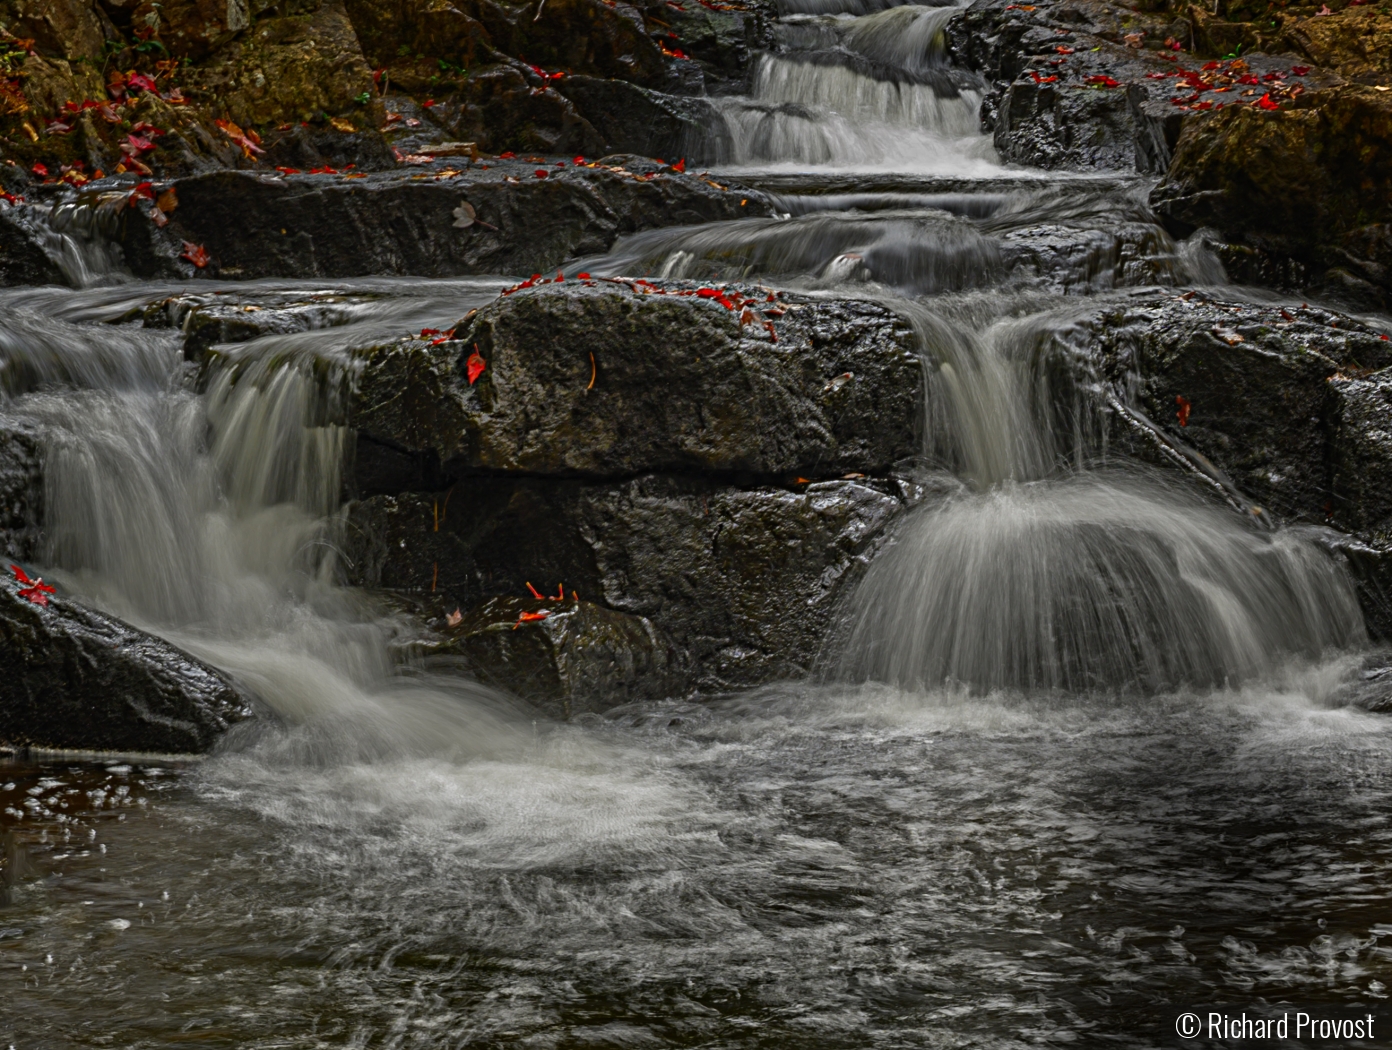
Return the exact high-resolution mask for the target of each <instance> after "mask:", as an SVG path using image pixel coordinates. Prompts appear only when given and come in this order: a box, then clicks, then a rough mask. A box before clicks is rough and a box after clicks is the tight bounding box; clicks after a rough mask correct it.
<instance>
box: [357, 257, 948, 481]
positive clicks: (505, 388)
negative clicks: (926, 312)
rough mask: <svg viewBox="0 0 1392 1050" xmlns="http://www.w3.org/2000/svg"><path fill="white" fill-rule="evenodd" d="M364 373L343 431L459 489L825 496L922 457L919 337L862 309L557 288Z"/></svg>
mask: <svg viewBox="0 0 1392 1050" xmlns="http://www.w3.org/2000/svg"><path fill="white" fill-rule="evenodd" d="M770 300H772V301H770ZM475 353H477V354H478V355H479V358H481V359H482V361H483V362H484V363H485V367H484V368H483V371H482V372H481V373H479V374H478V375H477V376H476V377H475V379H474V381H473V382H472V383H471V382H470V380H469V377H468V376H467V370H468V364H467V361H466V360H465V358H467V357H469V356H471V355H473V354H475ZM359 356H360V359H361V360H362V367H361V372H360V373H359V376H358V379H357V384H356V390H355V392H354V394H353V398H352V401H351V404H350V409H349V423H350V424H351V425H352V426H354V427H355V428H357V430H358V431H359V433H360V434H361V435H363V436H364V437H366V438H368V439H370V440H372V441H376V442H379V443H383V444H387V445H389V446H392V447H396V448H402V449H409V450H412V451H414V452H416V453H428V454H429V455H430V456H431V457H433V458H434V459H435V460H436V461H438V462H439V463H440V464H441V465H442V467H443V469H444V471H445V472H446V473H447V474H449V475H451V476H459V475H461V474H464V473H470V472H477V471H506V472H518V473H529V474H540V475H560V476H567V475H569V476H576V475H579V476H590V477H625V476H632V475H634V474H639V473H645V472H651V471H668V470H689V471H700V472H704V473H715V474H726V475H737V474H744V475H753V476H762V477H768V476H771V475H772V476H782V477H787V478H789V479H791V478H793V477H795V476H798V475H805V476H807V477H811V478H824V477H834V476H837V475H840V474H844V473H847V472H859V473H867V474H870V473H882V472H885V471H887V470H888V469H889V468H890V467H891V466H892V465H894V464H895V463H896V462H899V461H904V460H910V459H912V457H913V456H914V455H915V453H916V450H917V447H918V445H917V440H916V437H915V434H916V422H917V416H918V412H919V401H920V394H921V390H922V382H923V380H922V368H921V364H920V360H919V356H918V352H917V349H916V345H915V341H914V338H913V333H912V329H911V328H910V327H909V326H908V325H907V324H905V323H904V322H902V321H901V320H900V319H899V318H898V317H896V316H895V315H894V314H893V313H891V312H890V311H889V310H887V309H885V308H884V307H882V306H879V305H877V304H874V303H870V302H860V301H855V300H818V299H811V298H805V297H799V296H786V295H785V296H782V297H781V298H775V297H774V295H773V293H770V292H768V291H767V290H766V289H759V288H754V287H750V286H733V285H731V286H721V287H720V288H718V289H717V288H702V287H701V286H699V285H694V284H690V283H683V282H674V283H670V284H663V285H657V284H651V283H648V282H642V283H628V282H623V281H567V282H564V283H557V284H546V285H541V286H538V287H533V288H529V289H522V290H520V291H517V292H515V293H513V294H511V295H507V296H504V297H502V298H500V299H499V300H497V301H495V302H494V303H493V304H491V305H490V306H488V307H486V308H484V309H483V310H480V311H478V312H477V313H476V314H475V315H474V316H473V317H472V318H471V319H470V320H468V321H467V322H466V323H464V324H461V325H460V327H459V328H458V330H457V334H456V341H454V342H452V343H444V344H439V345H433V344H431V343H430V342H428V341H425V340H414V341H413V340H406V341H403V342H399V343H392V344H387V345H386V346H382V347H376V348H373V349H370V350H365V351H361V352H360V354H359Z"/></svg>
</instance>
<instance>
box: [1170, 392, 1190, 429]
mask: <svg viewBox="0 0 1392 1050" xmlns="http://www.w3.org/2000/svg"><path fill="white" fill-rule="evenodd" d="M1174 403H1175V404H1176V405H1178V406H1179V411H1177V412H1176V413H1175V415H1176V416H1177V417H1178V418H1179V425H1180V426H1182V427H1187V426H1188V425H1189V410H1190V409H1191V408H1192V407H1193V406H1192V405H1190V404H1189V399H1188V398H1187V397H1185V396H1184V395H1183V394H1179V395H1176V397H1175V399H1174Z"/></svg>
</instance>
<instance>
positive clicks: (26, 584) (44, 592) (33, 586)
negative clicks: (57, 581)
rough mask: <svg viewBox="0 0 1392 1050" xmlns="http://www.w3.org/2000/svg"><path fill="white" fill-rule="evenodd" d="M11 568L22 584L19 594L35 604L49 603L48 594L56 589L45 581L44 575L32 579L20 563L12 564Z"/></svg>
mask: <svg viewBox="0 0 1392 1050" xmlns="http://www.w3.org/2000/svg"><path fill="white" fill-rule="evenodd" d="M10 569H11V571H12V572H14V574H15V579H16V580H18V581H19V583H20V584H21V587H20V589H19V596H20V597H21V598H24V599H25V600H27V601H31V602H33V603H34V604H35V605H47V604H48V596H49V595H50V594H52V593H53V591H54V589H53V588H52V587H50V586H49V585H48V584H46V583H44V582H43V577H42V576H40V577H39V578H38V579H37V580H31V579H30V578H29V574H28V573H27V572H25V571H24V570H23V569H21V568H20V567H19V566H18V565H11V566H10Z"/></svg>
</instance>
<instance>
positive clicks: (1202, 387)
mask: <svg viewBox="0 0 1392 1050" xmlns="http://www.w3.org/2000/svg"><path fill="white" fill-rule="evenodd" d="M1065 339H1066V340H1067V341H1068V342H1070V343H1071V344H1072V346H1073V348H1074V349H1075V350H1077V349H1079V348H1083V347H1085V348H1086V349H1085V351H1084V356H1085V357H1086V358H1087V359H1089V360H1090V361H1091V362H1092V364H1091V365H1090V366H1089V367H1095V368H1097V369H1098V370H1099V374H1100V377H1101V378H1102V379H1103V380H1104V381H1105V382H1106V383H1108V384H1110V389H1112V390H1113V391H1114V392H1115V397H1116V403H1117V404H1125V405H1127V406H1129V407H1130V408H1131V409H1133V410H1135V411H1136V412H1139V414H1140V416H1139V418H1140V419H1143V420H1144V421H1145V423H1146V424H1147V425H1148V426H1149V427H1151V428H1154V429H1153V430H1149V431H1146V430H1143V431H1131V432H1129V434H1130V436H1128V432H1127V431H1126V430H1125V425H1126V424H1127V423H1128V422H1134V421H1135V420H1134V419H1132V418H1130V417H1121V416H1117V417H1113V424H1114V427H1115V429H1114V435H1113V436H1114V439H1115V440H1116V441H1117V442H1118V443H1119V444H1120V446H1121V447H1122V448H1124V449H1126V450H1127V451H1131V452H1134V453H1136V454H1138V455H1141V456H1142V457H1144V458H1149V459H1153V460H1156V461H1158V462H1169V463H1171V464H1181V465H1188V466H1189V467H1191V468H1193V469H1195V470H1196V471H1197V472H1200V473H1207V474H1208V475H1209V476H1210V477H1213V478H1215V479H1226V480H1227V481H1228V482H1230V483H1231V484H1232V485H1233V486H1235V488H1236V490H1237V491H1238V492H1240V493H1242V494H1245V495H1246V496H1247V497H1250V498H1251V499H1252V500H1254V501H1255V502H1256V503H1257V504H1259V505H1260V506H1261V507H1262V508H1265V509H1266V510H1268V511H1270V512H1273V513H1275V514H1277V515H1279V516H1281V517H1283V518H1286V519H1294V520H1298V521H1299V520H1303V521H1307V522H1312V523H1318V524H1323V523H1325V522H1331V523H1333V524H1335V525H1336V526H1338V527H1340V528H1344V529H1350V530H1357V531H1358V532H1359V533H1360V535H1365V536H1368V535H1371V532H1370V530H1374V529H1375V528H1376V523H1380V522H1382V521H1384V520H1385V516H1386V513H1387V506H1386V501H1385V499H1384V498H1383V497H1382V496H1381V495H1380V494H1379V493H1380V489H1379V487H1378V485H1377V480H1376V479H1378V478H1379V477H1380V476H1381V475H1380V471H1383V470H1385V469H1387V468H1386V467H1385V466H1383V465H1382V464H1383V462H1384V460H1385V457H1386V456H1387V454H1388V453H1387V450H1385V449H1384V448H1383V444H1382V443H1380V442H1379V439H1378V437H1377V433H1378V432H1379V430H1381V429H1386V428H1389V427H1392V410H1389V409H1388V408H1387V407H1385V404H1386V403H1385V402H1384V401H1383V400H1382V399H1381V396H1380V390H1381V386H1380V384H1379V383H1378V378H1379V377H1378V376H1377V375H1376V374H1375V375H1374V376H1372V377H1371V378H1370V379H1369V380H1366V381H1361V382H1362V385H1360V382H1355V381H1353V380H1350V379H1347V378H1345V375H1346V373H1355V374H1357V373H1364V372H1365V371H1366V370H1369V369H1380V368H1386V367H1388V366H1389V365H1392V343H1388V342H1387V341H1385V340H1383V339H1382V338H1381V336H1380V333H1378V332H1376V331H1375V330H1373V329H1370V328H1368V327H1366V326H1364V325H1362V324H1359V323H1358V322H1356V321H1354V320H1352V319H1350V318H1347V317H1342V316H1340V315H1338V314H1332V313H1329V312H1328V311H1324V310H1318V309H1311V308H1301V309H1295V310H1286V309H1283V308H1280V307H1276V306H1268V305H1260V304H1254V303H1243V302H1240V301H1227V302H1225V301H1223V300H1220V299H1214V298H1210V297H1208V296H1204V295H1199V294H1195V293H1186V295H1184V296H1179V295H1171V296H1166V297H1163V298H1159V297H1155V298H1144V299H1142V298H1139V297H1138V299H1137V300H1136V301H1133V302H1132V303H1130V304H1128V305H1124V306H1120V307H1113V308H1110V309H1108V310H1106V311H1103V312H1101V313H1099V314H1097V315H1095V316H1093V317H1091V318H1087V319H1085V320H1083V321H1081V322H1080V323H1079V324H1078V326H1077V327H1076V328H1074V329H1073V330H1072V331H1071V333H1069V334H1068V335H1066V336H1065ZM1344 420H1347V422H1343V421H1344ZM1137 434H1141V435H1142V437H1141V438H1140V439H1137V437H1136V436H1135V435H1137ZM1156 435H1158V436H1159V437H1160V438H1161V440H1162V442H1163V443H1164V447H1163V448H1159V447H1157V446H1151V447H1150V448H1147V447H1146V442H1148V441H1149V440H1150V438H1151V437H1152V436H1156ZM1355 461H1356V464H1357V466H1356V467H1354V466H1352V464H1353V463H1354V462H1355ZM1331 464H1343V466H1335V467H1334V468H1333V470H1334V473H1333V474H1332V475H1331ZM1354 471H1366V472H1367V478H1368V481H1367V483H1366V484H1362V483H1359V482H1357V481H1355V480H1354V479H1353V478H1352V477H1351V473H1352V472H1354ZM1335 478H1338V479H1340V480H1339V481H1338V484H1337V485H1336V484H1335Z"/></svg>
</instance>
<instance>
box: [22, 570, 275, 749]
mask: <svg viewBox="0 0 1392 1050" xmlns="http://www.w3.org/2000/svg"><path fill="white" fill-rule="evenodd" d="M22 588H23V584H22V583H20V582H19V580H18V579H17V574H16V573H14V572H13V571H12V570H10V569H9V567H8V566H6V567H5V571H4V572H3V573H0V662H2V663H3V665H4V667H5V669H6V672H5V674H4V675H3V677H0V744H3V745H4V746H6V747H9V748H23V747H41V748H51V749H60V750H82V751H125V752H131V751H138V752H156V753H180V754H185V753H199V752H205V751H208V750H209V749H210V748H212V746H213V745H214V744H215V743H216V742H217V740H218V738H219V737H220V736H221V735H222V734H223V733H224V732H226V731H227V730H228V729H229V728H231V726H233V725H234V724H236V723H237V722H240V721H243V720H245V719H247V718H250V717H252V715H253V713H254V712H253V708H252V705H251V703H250V702H249V701H248V700H247V699H246V698H245V697H244V696H242V695H241V694H240V693H239V692H238V691H237V690H236V688H234V687H233V685H232V683H231V682H230V681H229V680H228V679H227V677H226V676H225V675H223V674H222V673H221V672H220V671H217V670H215V669H214V668H212V667H209V666H208V665H207V664H204V663H202V662H200V661H198V660H195V659H194V658H193V657H191V656H189V655H188V654H187V653H184V652H182V651H180V650H179V649H176V648H175V647H174V646H172V645H170V644H168V643H167V642H164V641H161V640H160V639H158V638H155V637H153V636H152V635H149V634H146V633H144V632H143V631H139V630H137V629H136V628H134V627H132V626H130V625H129V624H126V623H123V622H121V621H120V620H117V619H115V618H113V617H110V616H106V615H104V614H102V613H99V612H96V611H95V610H92V609H88V608H86V607H84V606H82V605H79V604H78V603H77V602H75V601H72V600H71V599H69V598H67V597H65V596H62V595H56V594H55V595H49V596H48V603H47V605H39V604H36V603H34V602H32V601H29V600H28V599H26V598H22V597H20V596H19V591H20V590H21V589H22Z"/></svg>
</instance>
